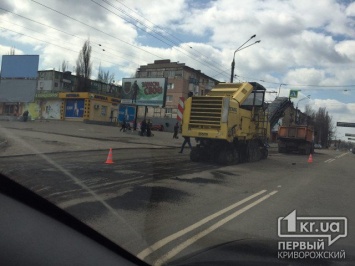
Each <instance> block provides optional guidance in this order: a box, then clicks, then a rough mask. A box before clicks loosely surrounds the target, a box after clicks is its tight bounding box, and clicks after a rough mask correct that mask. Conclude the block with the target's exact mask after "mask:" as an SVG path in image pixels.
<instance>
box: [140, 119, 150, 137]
mask: <svg viewBox="0 0 355 266" xmlns="http://www.w3.org/2000/svg"><path fill="white" fill-rule="evenodd" d="M140 135H141V136H147V137H150V136H152V131H151V123H150V120H148V122H147V121H145V119H143V121H142V123H141V131H140Z"/></svg>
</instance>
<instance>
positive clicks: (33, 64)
mask: <svg viewBox="0 0 355 266" xmlns="http://www.w3.org/2000/svg"><path fill="white" fill-rule="evenodd" d="M38 63H39V55H3V56H2V62H1V78H2V79H36V78H37V72H38Z"/></svg>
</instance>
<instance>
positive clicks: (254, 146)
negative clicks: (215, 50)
mask: <svg viewBox="0 0 355 266" xmlns="http://www.w3.org/2000/svg"><path fill="white" fill-rule="evenodd" d="M265 91H266V89H265V88H264V87H263V86H262V85H260V84H259V83H256V82H244V83H220V84H218V85H216V86H215V87H214V88H213V89H212V90H211V91H210V92H209V93H208V94H207V95H205V96H192V97H190V98H188V99H187V100H186V102H185V110H184V114H183V122H182V135H183V136H184V137H191V138H196V142H197V146H196V147H193V148H192V150H191V153H190V159H191V160H192V161H194V162H197V161H212V162H217V163H220V164H233V163H238V162H252V161H258V160H260V159H265V158H267V156H268V149H267V147H268V145H267V141H268V139H269V137H270V123H269V121H268V117H267V113H266V109H267V104H266V103H265Z"/></svg>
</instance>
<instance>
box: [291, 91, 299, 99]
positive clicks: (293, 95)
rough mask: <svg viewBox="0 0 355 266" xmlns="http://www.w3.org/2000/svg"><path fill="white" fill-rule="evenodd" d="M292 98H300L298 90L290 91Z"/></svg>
mask: <svg viewBox="0 0 355 266" xmlns="http://www.w3.org/2000/svg"><path fill="white" fill-rule="evenodd" d="M289 97H290V98H297V97H298V90H290V95H289Z"/></svg>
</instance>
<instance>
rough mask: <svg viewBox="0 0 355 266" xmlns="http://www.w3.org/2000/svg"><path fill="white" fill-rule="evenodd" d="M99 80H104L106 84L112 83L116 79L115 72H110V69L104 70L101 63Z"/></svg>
mask: <svg viewBox="0 0 355 266" xmlns="http://www.w3.org/2000/svg"><path fill="white" fill-rule="evenodd" d="M97 80H98V81H101V82H104V83H106V84H110V83H112V82H113V81H114V80H115V74H113V73H110V71H109V70H107V71H104V70H103V69H102V68H101V64H100V66H99V71H98V74H97Z"/></svg>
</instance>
